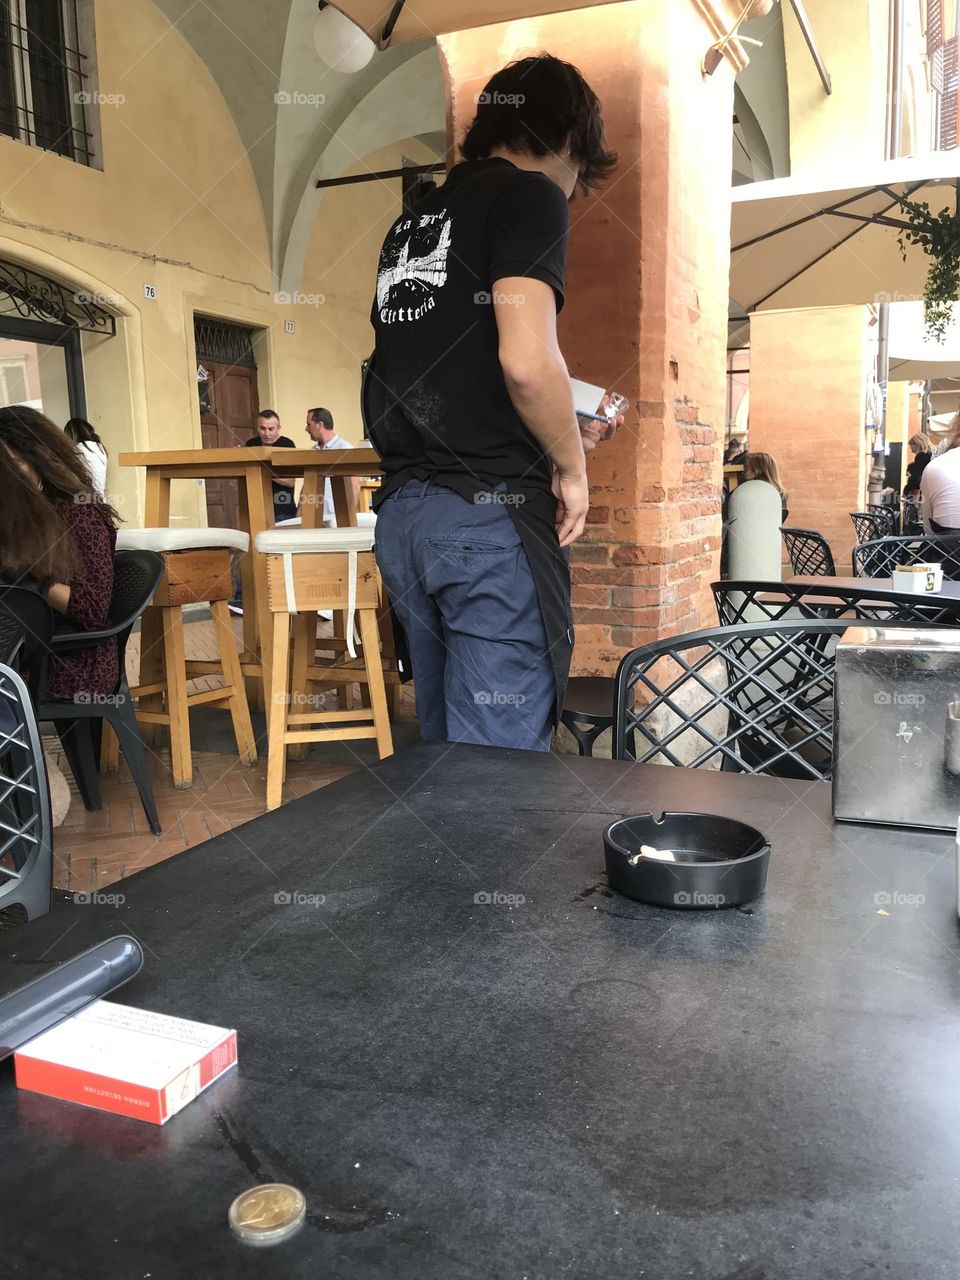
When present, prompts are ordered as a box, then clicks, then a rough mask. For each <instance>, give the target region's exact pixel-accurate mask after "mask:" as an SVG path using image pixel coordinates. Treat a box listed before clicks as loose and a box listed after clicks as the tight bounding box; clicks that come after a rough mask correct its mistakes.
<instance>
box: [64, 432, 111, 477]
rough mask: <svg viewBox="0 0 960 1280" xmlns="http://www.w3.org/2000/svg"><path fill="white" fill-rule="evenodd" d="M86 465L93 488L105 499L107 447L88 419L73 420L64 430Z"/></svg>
mask: <svg viewBox="0 0 960 1280" xmlns="http://www.w3.org/2000/svg"><path fill="white" fill-rule="evenodd" d="M63 429H64V431H65V432H66V434H67V435H68V436H69V437H70V439H71V440H72V441H73V443H74V444H75V445H76V446H77V452H78V453H79V454H80V457H81V458H82V459H83V461H84V463H85V464H86V467H87V470H88V471H89V472H90V478H91V479H92V480H93V487H94V489H95V490H96V492H97V493H99V494H100V496H101V497H103V494H104V492H105V490H106V487H107V446H106V445H105V444H104V443H103V441H102V440H101V439H100V437H99V436H98V435H97V433H96V431H94V429H93V427H92V426H91V425H90V423H89V422H87V420H86V418H71V419H70V421H69V422H68V423H67V425H66V426H65V427H64V428H63Z"/></svg>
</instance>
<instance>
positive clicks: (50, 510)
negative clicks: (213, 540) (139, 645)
mask: <svg viewBox="0 0 960 1280" xmlns="http://www.w3.org/2000/svg"><path fill="white" fill-rule="evenodd" d="M0 493H2V495H3V500H2V501H0V578H2V579H3V581H5V582H6V583H8V584H11V583H16V584H19V585H31V586H33V587H35V588H36V589H37V590H39V591H40V592H42V593H43V595H45V596H46V598H47V600H48V601H49V603H50V604H51V605H52V607H53V608H54V609H55V610H56V612H57V614H58V615H60V616H59V617H58V619H57V624H56V630H58V631H98V630H100V629H101V628H102V627H105V626H106V625H107V622H108V620H109V616H110V598H111V595H112V593H113V553H114V547H115V545H116V540H117V533H116V529H117V521H118V518H119V517H118V516H117V513H116V512H115V511H114V510H113V508H112V507H110V506H108V505H107V504H106V503H105V502H104V501H103V499H102V497H101V496H100V494H98V493H97V492H96V491H95V489H94V488H93V486H92V484H91V477H90V474H89V472H88V470H87V467H86V466H85V465H84V462H83V460H82V459H81V458H80V456H79V454H78V453H77V451H76V449H75V448H74V446H73V444H72V443H71V441H70V439H69V438H68V437H67V436H66V435H64V433H63V432H62V431H60V430H59V429H58V428H57V427H56V426H54V424H53V423H52V422H51V421H50V419H49V418H45V417H44V416H43V414H42V413H38V412H37V411H36V409H29V408H27V407H26V405H13V406H11V407H9V408H4V409H0ZM118 679H119V667H118V662H117V644H116V640H115V639H110V640H105V641H103V642H102V643H101V644H99V645H96V646H94V647H92V648H90V649H76V650H74V651H72V652H69V653H64V654H62V655H58V656H57V657H54V658H51V661H50V669H49V673H48V679H47V690H46V696H47V697H48V698H49V699H50V700H51V701H55V702H72V701H80V700H83V701H87V700H89V699H90V698H91V697H95V696H97V695H107V694H111V693H113V691H114V689H115V688H116V685H117V680H118Z"/></svg>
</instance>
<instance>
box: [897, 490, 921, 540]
mask: <svg viewBox="0 0 960 1280" xmlns="http://www.w3.org/2000/svg"><path fill="white" fill-rule="evenodd" d="M901 520H902V523H903V528H902V530H901V532H902V533H903V534H904V535H905V536H908V537H909V536H916V535H918V534H922V533H923V519H922V518H921V515H920V503H919V502H918V501H917V499H916V498H904V500H903V513H902V515H901Z"/></svg>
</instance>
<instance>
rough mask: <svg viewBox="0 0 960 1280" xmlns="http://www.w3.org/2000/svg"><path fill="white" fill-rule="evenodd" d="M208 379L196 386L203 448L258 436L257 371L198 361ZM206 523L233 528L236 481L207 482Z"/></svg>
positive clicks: (236, 506)
mask: <svg viewBox="0 0 960 1280" xmlns="http://www.w3.org/2000/svg"><path fill="white" fill-rule="evenodd" d="M200 363H201V364H202V366H203V368H204V369H206V371H207V373H208V374H209V377H208V379H207V381H206V382H201V383H199V384H198V385H199V388H200V428H201V432H202V438H203V447H204V448H205V449H232V448H234V447H236V446H237V445H244V444H246V442H247V441H248V440H249V439H250V437H251V436H255V435H256V434H257V412H258V410H259V408H260V403H259V398H258V397H259V392H258V390H257V371H256V369H249V368H245V367H244V366H242V365H230V364H218V363H217V362H216V361H214V360H201V361H200ZM206 487H207V523H208V524H210V525H211V526H212V527H215V528H217V529H236V528H237V519H238V509H239V495H238V492H237V482H236V480H207V481H206Z"/></svg>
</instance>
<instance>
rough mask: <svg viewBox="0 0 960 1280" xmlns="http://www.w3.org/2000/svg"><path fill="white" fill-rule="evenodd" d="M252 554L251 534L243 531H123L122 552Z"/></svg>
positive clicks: (120, 538)
mask: <svg viewBox="0 0 960 1280" xmlns="http://www.w3.org/2000/svg"><path fill="white" fill-rule="evenodd" d="M210 547H215V548H216V549H217V550H227V551H248V550H249V549H250V535H249V533H244V532H243V530H242V529H121V530H119V532H118V533H117V550H118V551H199V550H204V549H207V548H210Z"/></svg>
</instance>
